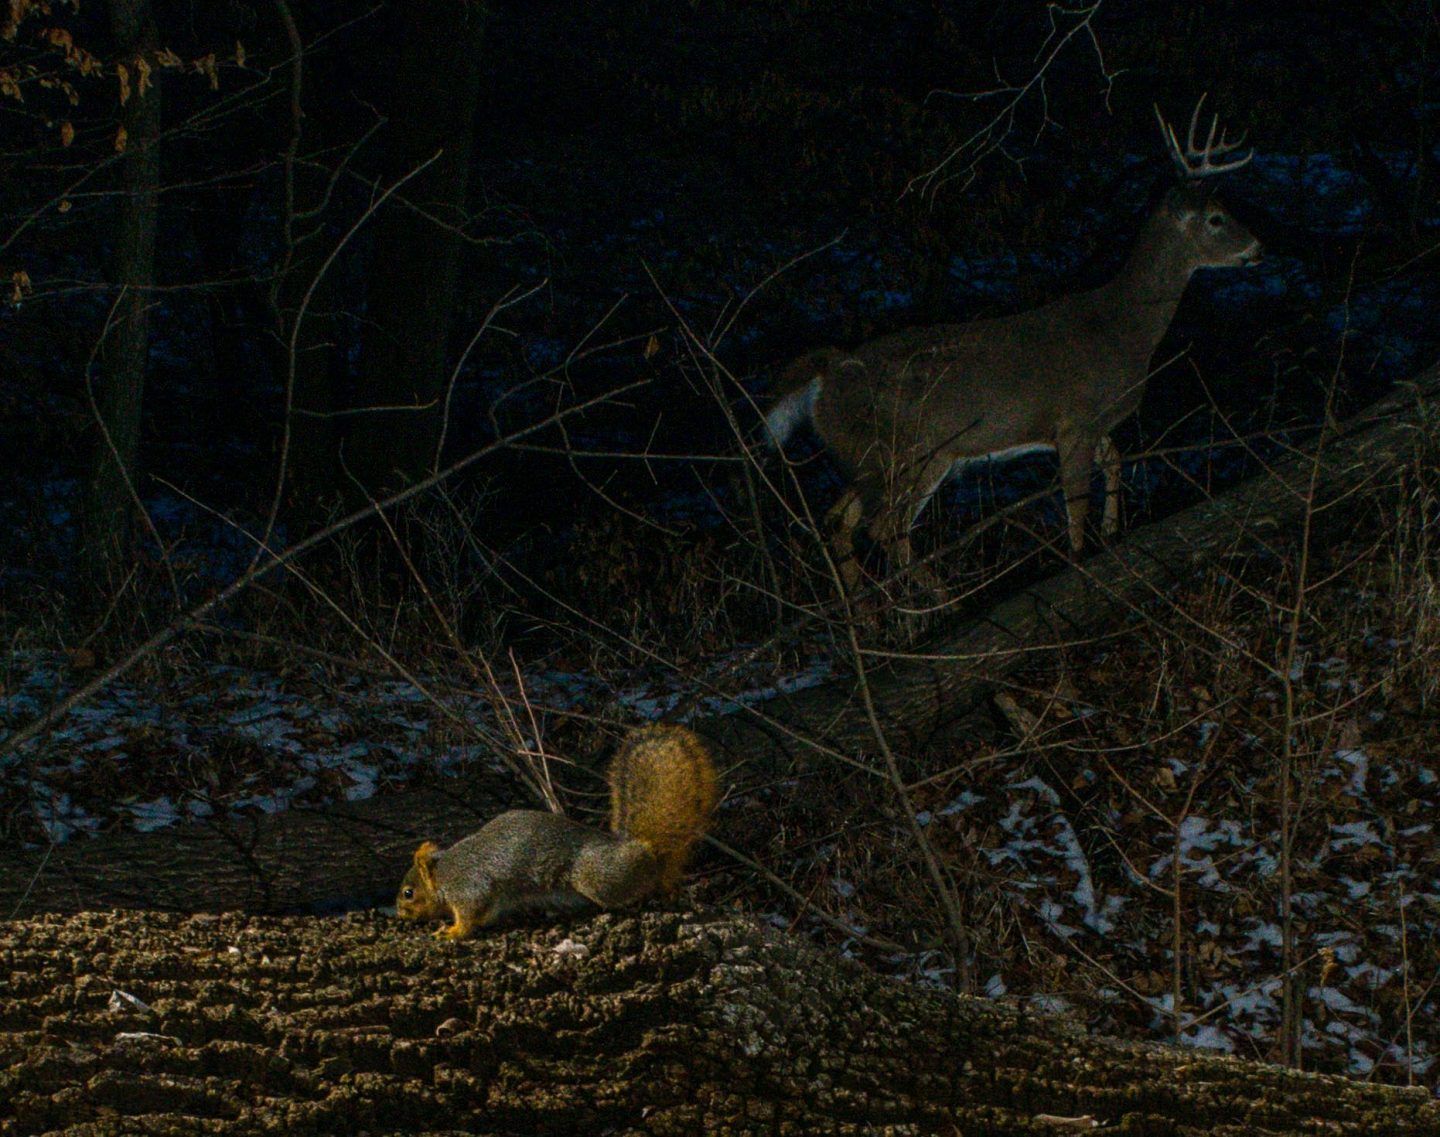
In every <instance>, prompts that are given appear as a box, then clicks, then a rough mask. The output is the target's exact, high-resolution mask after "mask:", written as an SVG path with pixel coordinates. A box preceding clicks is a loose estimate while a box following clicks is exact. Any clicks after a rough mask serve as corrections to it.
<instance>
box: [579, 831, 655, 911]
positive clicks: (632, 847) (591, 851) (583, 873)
mask: <svg viewBox="0 0 1440 1137" xmlns="http://www.w3.org/2000/svg"><path fill="white" fill-rule="evenodd" d="M659 873H660V867H659V865H658V864H657V863H656V860H655V857H654V855H653V854H651V852H650V850H649V849H647V848H646V847H645V846H644V845H642V844H641V843H640V842H639V841H615V842H614V843H613V844H608V845H598V846H593V847H590V848H587V849H585V850H583V851H582V852H581V853H580V855H579V856H578V857H577V858H576V859H575V869H574V872H573V873H572V875H571V880H570V883H571V884H572V885H573V886H574V888H575V891H576V892H578V893H579V894H580V895H581V896H583V897H585V898H586V899H587V900H590V901H592V902H594V903H595V904H598V905H599V906H600V907H601V908H625V907H628V906H629V905H631V904H634V903H636V902H637V901H640V900H644V899H645V898H646V897H647V896H649V895H650V894H651V893H653V892H654V891H655V884H656V880H657V879H658V877H659Z"/></svg>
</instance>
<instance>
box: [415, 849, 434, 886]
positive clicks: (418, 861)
mask: <svg viewBox="0 0 1440 1137" xmlns="http://www.w3.org/2000/svg"><path fill="white" fill-rule="evenodd" d="M439 851H440V846H439V845H437V844H435V842H434V841H426V842H425V843H424V844H422V845H421V846H420V847H419V848H418V849H416V850H415V871H416V872H417V873H419V874H420V880H421V881H422V882H423V883H424V885H425V887H426V888H428V889H430V890H431V891H434V888H435V868H434V866H433V865H432V864H431V863H430V861H431V858H432V857H434V856H435V854H436V853H438V852H439Z"/></svg>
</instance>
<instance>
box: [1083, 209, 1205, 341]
mask: <svg viewBox="0 0 1440 1137" xmlns="http://www.w3.org/2000/svg"><path fill="white" fill-rule="evenodd" d="M1194 271H1195V265H1194V263H1193V262H1192V261H1191V259H1190V257H1189V256H1188V255H1186V252H1185V250H1184V248H1183V246H1182V244H1181V242H1180V241H1179V240H1178V233H1177V232H1176V229H1175V224H1174V221H1173V219H1172V218H1171V217H1170V216H1169V213H1168V211H1167V210H1166V209H1164V208H1163V207H1162V208H1161V209H1159V210H1157V211H1156V212H1155V213H1154V214H1152V215H1151V217H1150V219H1149V220H1148V221H1146V223H1145V228H1144V229H1142V230H1141V232H1140V237H1139V239H1138V240H1137V241H1136V242H1135V247H1134V248H1133V249H1131V251H1130V256H1129V257H1128V258H1127V259H1126V261H1125V264H1124V266H1123V267H1122V268H1121V269H1120V271H1119V273H1117V274H1116V276H1115V278H1114V279H1113V280H1112V281H1111V282H1110V283H1109V284H1108V285H1105V286H1104V287H1103V288H1101V289H1100V292H1101V293H1102V294H1104V295H1103V299H1102V300H1101V303H1103V304H1105V305H1106V306H1108V307H1109V308H1110V311H1111V314H1112V316H1113V318H1114V320H1115V322H1116V324H1117V325H1118V326H1119V328H1120V329H1121V331H1122V334H1123V335H1125V337H1126V338H1127V339H1130V340H1131V341H1132V342H1133V344H1134V346H1135V348H1136V349H1137V351H1140V352H1143V353H1144V355H1145V357H1146V358H1147V359H1148V358H1149V356H1150V354H1151V353H1152V352H1154V350H1155V347H1156V345H1158V344H1159V343H1160V341H1161V339H1163V338H1164V336H1165V331H1166V329H1167V328H1169V326H1170V320H1171V318H1172V317H1174V315H1175V309H1176V308H1177V307H1178V306H1179V304H1180V297H1181V296H1182V295H1183V294H1184V292H1185V286H1186V285H1187V284H1189V283H1190V276H1191V274H1192V273H1193V272H1194Z"/></svg>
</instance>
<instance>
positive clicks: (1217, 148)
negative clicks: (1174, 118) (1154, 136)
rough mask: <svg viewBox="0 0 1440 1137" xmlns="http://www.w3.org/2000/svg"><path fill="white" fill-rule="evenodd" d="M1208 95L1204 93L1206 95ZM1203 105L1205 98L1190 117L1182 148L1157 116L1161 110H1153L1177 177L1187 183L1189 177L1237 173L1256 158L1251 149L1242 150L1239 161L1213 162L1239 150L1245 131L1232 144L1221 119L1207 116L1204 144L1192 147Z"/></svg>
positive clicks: (1162, 116) (1201, 97) (1166, 123)
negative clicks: (1221, 123)
mask: <svg viewBox="0 0 1440 1137" xmlns="http://www.w3.org/2000/svg"><path fill="white" fill-rule="evenodd" d="M1208 93H1209V92H1206V94H1208ZM1204 105H1205V95H1201V96H1200V101H1199V102H1198V103H1196V104H1195V113H1194V114H1192V115H1191V116H1190V130H1189V132H1188V133H1187V134H1186V136H1185V148H1184V149H1183V150H1182V149H1181V148H1180V139H1178V138H1177V137H1176V136H1175V128H1174V127H1172V126H1171V125H1170V124H1169V123H1168V122H1166V121H1165V116H1164V115H1162V114H1161V113H1160V108H1159V107H1158V106H1157V107H1156V108H1155V118H1156V119H1157V120H1158V121H1159V123H1160V131H1161V133H1162V134H1164V135H1165V144H1166V146H1167V147H1168V148H1169V150H1170V157H1171V158H1172V159H1173V160H1174V162H1175V169H1176V171H1177V172H1178V173H1179V175H1180V176H1181V177H1182V178H1184V179H1186V180H1187V181H1188V180H1190V179H1191V178H1209V177H1214V176H1215V175H1216V174H1226V173H1229V172H1230V171H1231V170H1238V169H1239V168H1240V167H1241V166H1243V165H1245V164H1246V163H1247V162H1249V161H1250V159H1251V158H1253V157H1255V151H1254V150H1247V151H1245V153H1244V155H1243V156H1241V157H1239V158H1231V159H1229V160H1228V161H1222V162H1217V161H1215V159H1217V158H1223V157H1224V156H1225V155H1226V154H1229V153H1231V152H1232V151H1235V150H1238V149H1239V148H1240V146H1241V145H1242V144H1243V143H1244V141H1245V132H1244V131H1241V132H1240V137H1239V138H1237V139H1235V140H1234V141H1233V142H1232V141H1230V139H1228V138H1226V137H1225V131H1224V130H1223V129H1222V128H1221V126H1220V116H1219V115H1211V116H1210V131H1209V133H1208V134H1206V136H1205V145H1204V146H1203V147H1201V148H1197V147H1196V145H1195V128H1196V127H1197V126H1199V124H1200V108H1201V107H1203V106H1204ZM1217 130H1218V131H1219V132H1220V139H1219V141H1216V139H1215V132H1216V131H1217Z"/></svg>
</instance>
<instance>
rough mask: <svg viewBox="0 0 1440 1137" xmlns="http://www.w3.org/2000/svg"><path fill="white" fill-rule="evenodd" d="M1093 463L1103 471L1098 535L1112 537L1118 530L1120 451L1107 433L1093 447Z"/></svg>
mask: <svg viewBox="0 0 1440 1137" xmlns="http://www.w3.org/2000/svg"><path fill="white" fill-rule="evenodd" d="M1095 464H1096V465H1097V466H1099V467H1100V468H1101V469H1102V470H1103V471H1105V514H1104V517H1103V518H1102V519H1101V522H1100V535H1101V536H1102V537H1113V536H1114V535H1115V534H1116V533H1118V532H1119V531H1120V451H1119V450H1117V449H1116V448H1115V443H1113V442H1112V441H1110V436H1109V435H1108V434H1102V435H1101V436H1100V443H1099V445H1097V446H1096V447H1095Z"/></svg>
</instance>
